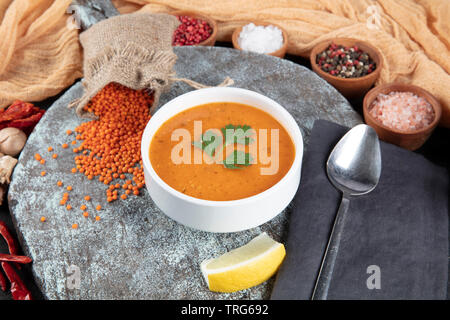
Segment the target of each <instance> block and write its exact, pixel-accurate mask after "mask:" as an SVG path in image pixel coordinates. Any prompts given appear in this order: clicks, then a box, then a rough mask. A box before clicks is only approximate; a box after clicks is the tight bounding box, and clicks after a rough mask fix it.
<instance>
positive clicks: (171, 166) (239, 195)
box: [150, 102, 295, 201]
mask: <svg viewBox="0 0 450 320" xmlns="http://www.w3.org/2000/svg"><path fill="white" fill-rule="evenodd" d="M198 121H201V123H202V132H201V134H200V137H198V136H195V133H197V132H196V131H195V130H194V128H195V123H194V122H197V123H198ZM230 125H234V126H249V127H251V129H253V130H254V131H255V135H254V137H256V140H255V143H256V144H257V146H258V149H259V148H261V147H263V148H265V152H267V153H268V154H269V155H271V154H270V153H271V152H272V150H274V149H275V150H276V148H275V147H274V148H273V149H272V139H271V138H272V132H271V130H273V129H278V167H277V170H276V172H274V173H273V174H262V173H261V172H262V170H263V169H264V168H267V167H268V166H269V165H268V164H267V162H264V161H261V160H260V159H259V157H257V159H254V160H255V162H254V163H252V164H250V165H246V166H242V167H239V168H234V169H230V168H229V167H226V166H225V165H224V164H223V163H217V162H214V163H206V162H205V161H203V162H202V163H200V164H195V161H194V160H192V161H191V162H190V163H179V164H175V163H174V161H172V150H173V148H175V147H176V145H177V144H179V143H180V142H179V141H178V140H176V141H172V140H173V138H172V134H173V132H174V131H175V130H177V129H180V128H183V129H186V130H187V131H189V133H190V136H191V137H192V142H194V141H196V140H198V139H201V135H202V134H204V133H205V132H206V131H208V130H209V129H219V130H220V129H221V128H225V127H227V126H230ZM261 129H265V130H267V132H268V134H267V141H266V142H267V144H266V146H264V145H263V144H261V143H260V141H257V140H258V137H259V135H258V132H260V130H261ZM248 147H249V146H248V145H247V146H244V147H242V146H241V149H242V148H244V149H245V148H248ZM189 148H190V151H191V152H190V154H191V155H192V158H193V155H194V153H195V148H197V147H196V146H194V145H193V144H192V143H190V144H189ZM235 149H238V150H239V146H238V145H237V144H236V148H235ZM244 149H242V150H244ZM205 156H207V155H205V152H203V157H205ZM271 156H272V155H271ZM225 158H226V156H225ZM294 158H295V146H294V143H293V142H292V139H291V137H290V135H289V134H288V132H287V131H286V129H285V128H284V127H283V126H282V125H281V124H280V123H279V122H278V121H277V120H276V119H275V118H273V117H272V116H271V115H269V114H268V113H266V112H264V111H262V110H260V109H257V108H255V107H252V106H248V105H244V104H240V103H234V102H216V103H208V104H204V105H200V106H196V107H193V108H190V109H187V110H185V111H183V112H180V113H178V114H177V115H175V116H173V117H172V118H170V119H169V120H167V121H166V122H165V123H163V124H162V125H161V127H160V128H159V129H158V130H157V132H156V133H155V135H154V136H153V138H152V141H151V143H150V162H151V164H152V167H153V168H154V170H155V172H156V173H157V174H158V176H159V177H160V178H161V179H162V180H163V181H164V182H166V183H167V184H168V185H169V186H171V187H172V188H174V189H175V190H177V191H180V192H183V193H184V194H186V195H189V196H192V197H195V198H199V199H204V200H213V201H229V200H238V199H243V198H247V197H250V196H254V195H256V194H258V193H261V192H263V191H265V190H267V189H269V188H270V187H272V186H273V185H275V184H276V183H277V182H278V181H280V180H281V179H282V178H283V177H284V176H285V175H286V173H287V172H288V171H289V169H290V168H291V166H292V163H293V161H294ZM263 162H264V163H263Z"/></svg>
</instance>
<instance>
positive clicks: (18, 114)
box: [0, 100, 45, 134]
mask: <svg viewBox="0 0 450 320" xmlns="http://www.w3.org/2000/svg"><path fill="white" fill-rule="evenodd" d="M44 113H45V110H43V109H40V108H38V107H36V106H34V105H33V104H31V103H28V102H23V101H20V100H16V101H14V103H13V104H12V105H10V106H9V107H8V108H7V109H4V110H0V130H1V129H3V128H7V127H14V128H18V129H22V130H23V131H24V132H25V133H27V134H29V133H31V131H32V130H33V129H34V127H35V126H36V124H37V123H38V122H39V120H41V118H42V115H43V114H44Z"/></svg>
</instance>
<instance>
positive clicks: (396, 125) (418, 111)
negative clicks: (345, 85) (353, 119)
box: [369, 91, 434, 132]
mask: <svg viewBox="0 0 450 320" xmlns="http://www.w3.org/2000/svg"><path fill="white" fill-rule="evenodd" d="M369 112H370V114H371V115H372V116H373V117H374V118H375V119H376V120H378V121H379V122H381V123H382V124H383V125H385V126H386V127H389V128H393V129H397V130H400V131H407V132H408V131H416V130H420V129H422V128H424V127H426V126H428V125H429V124H430V123H431V122H433V119H434V110H433V107H432V106H431V105H430V104H429V103H428V102H427V101H426V100H425V99H424V98H422V97H418V96H417V95H415V94H414V93H412V92H396V91H392V92H390V93H389V94H382V93H380V94H379V95H378V96H377V97H376V99H375V100H374V102H373V103H372V106H371V109H370V111H369Z"/></svg>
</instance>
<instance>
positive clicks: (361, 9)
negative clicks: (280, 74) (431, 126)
mask: <svg viewBox="0 0 450 320" xmlns="http://www.w3.org/2000/svg"><path fill="white" fill-rule="evenodd" d="M113 2H114V4H115V5H116V6H117V7H118V9H119V11H124V12H130V11H133V10H137V9H139V8H141V7H142V6H143V5H146V6H145V7H144V8H142V10H144V11H147V12H170V11H172V10H180V9H181V10H184V9H186V10H196V11H199V12H202V13H204V14H207V15H210V16H211V17H213V18H214V19H216V20H217V21H218V23H219V33H218V40H220V41H229V40H230V39H231V34H232V32H233V30H234V29H235V28H236V27H238V26H240V25H242V24H243V23H246V22H247V21H253V20H264V21H269V22H272V23H276V24H279V25H280V26H282V27H283V28H285V29H286V30H287V32H288V34H289V47H288V53H291V54H295V55H300V56H304V57H307V56H308V54H309V53H310V50H311V48H312V47H313V46H314V45H315V44H316V43H317V42H319V41H322V40H324V39H329V38H334V37H353V38H358V39H362V40H366V41H369V42H370V43H372V44H373V45H375V46H377V47H378V49H380V51H381V52H382V54H383V59H384V65H385V67H384V69H383V70H382V72H381V74H380V78H379V80H378V81H377V84H384V83H388V82H394V81H399V82H404V83H411V84H415V85H418V86H420V87H423V88H425V89H426V90H428V91H430V92H431V93H433V94H434V95H435V96H436V98H437V99H438V100H439V101H440V102H441V104H442V107H443V117H442V121H441V125H444V126H447V127H450V75H449V73H450V1H442V0H401V1H399V0H378V1H376V0H271V1H261V0H221V1H209V0H157V1H153V0H113Z"/></svg>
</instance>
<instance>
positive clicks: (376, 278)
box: [271, 120, 449, 299]
mask: <svg viewBox="0 0 450 320" xmlns="http://www.w3.org/2000/svg"><path fill="white" fill-rule="evenodd" d="M347 130H348V129H347V128H344V127H341V126H338V125H336V124H333V123H330V122H327V121H322V120H319V121H316V122H315V124H314V128H313V130H312V133H311V138H310V142H309V145H308V149H307V151H306V153H305V158H304V162H303V172H302V181H301V184H300V188H299V190H298V194H297V195H296V197H295V200H294V201H295V202H294V210H293V212H292V215H291V217H290V224H289V232H288V238H287V245H286V249H287V255H286V260H285V261H284V263H283V265H282V267H281V268H280V271H279V272H278V276H277V279H276V282H275V285H274V289H273V291H272V296H271V299H310V298H311V295H312V292H313V289H314V285H315V281H316V278H317V275H318V272H319V268H320V265H321V261H322V257H323V254H324V252H325V249H326V245H327V242H328V238H329V234H330V232H331V228H332V224H333V222H334V218H335V215H336V213H337V210H338V207H339V204H340V201H341V193H340V192H339V191H338V190H337V189H335V188H334V187H333V185H332V184H331V183H330V182H329V180H328V178H327V174H326V164H325V163H326V161H327V159H328V156H329V154H330V152H331V150H332V149H333V147H334V146H335V144H336V143H337V142H338V141H339V140H340V138H341V137H342V136H343V134H344V133H345V132H346V131H347ZM381 152H382V153H381V157H382V173H381V178H380V182H379V184H378V186H377V187H376V188H375V190H373V191H372V192H371V193H369V194H367V195H364V196H359V197H354V198H352V199H351V200H350V206H349V209H348V210H349V211H348V216H347V220H346V222H345V223H346V224H345V226H344V231H343V235H342V240H341V244H340V249H339V253H338V256H337V259H336V264H335V269H334V273H333V276H332V280H331V284H330V289H329V293H328V299H445V298H446V296H447V281H448V253H449V251H448V241H449V239H448V235H449V229H448V213H449V212H448V192H449V190H448V185H449V181H448V180H449V179H448V172H447V170H446V169H444V168H441V167H438V166H436V165H434V164H432V163H430V162H429V161H428V160H426V159H425V158H424V157H422V156H421V155H419V154H416V153H413V152H410V151H407V150H404V149H401V148H399V147H396V146H393V145H390V144H387V143H383V142H382V143H381Z"/></svg>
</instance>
